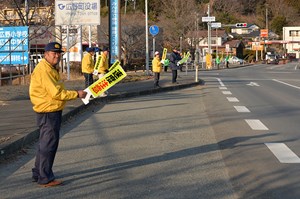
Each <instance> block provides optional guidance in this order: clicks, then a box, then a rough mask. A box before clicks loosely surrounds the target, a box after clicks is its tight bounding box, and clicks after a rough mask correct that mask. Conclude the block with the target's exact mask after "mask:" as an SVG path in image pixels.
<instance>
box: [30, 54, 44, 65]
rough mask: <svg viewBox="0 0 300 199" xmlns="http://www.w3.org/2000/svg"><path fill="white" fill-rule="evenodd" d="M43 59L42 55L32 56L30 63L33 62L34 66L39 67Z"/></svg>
mask: <svg viewBox="0 0 300 199" xmlns="http://www.w3.org/2000/svg"><path fill="white" fill-rule="evenodd" d="M42 59H43V56H42V54H33V55H30V61H32V62H33V63H34V65H37V64H38V63H39V62H40V61H41V60H42Z"/></svg>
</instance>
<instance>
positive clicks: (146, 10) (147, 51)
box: [145, 0, 149, 75]
mask: <svg viewBox="0 0 300 199" xmlns="http://www.w3.org/2000/svg"><path fill="white" fill-rule="evenodd" d="M145 23H146V74H147V75H149V41H148V0H145Z"/></svg>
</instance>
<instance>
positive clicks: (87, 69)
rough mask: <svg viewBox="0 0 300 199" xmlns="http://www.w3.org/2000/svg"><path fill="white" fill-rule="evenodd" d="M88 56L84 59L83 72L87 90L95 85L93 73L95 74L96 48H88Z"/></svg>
mask: <svg viewBox="0 0 300 199" xmlns="http://www.w3.org/2000/svg"><path fill="white" fill-rule="evenodd" d="M86 52H87V53H86V54H85V55H84V56H83V58H82V63H81V72H82V73H83V76H84V79H85V88H87V87H88V86H90V85H91V84H93V83H94V80H93V72H94V66H95V63H94V55H95V48H92V47H91V48H86Z"/></svg>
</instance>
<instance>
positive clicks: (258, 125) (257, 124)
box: [245, 119, 269, 130]
mask: <svg viewBox="0 0 300 199" xmlns="http://www.w3.org/2000/svg"><path fill="white" fill-rule="evenodd" d="M245 121H246V122H247V123H248V125H249V126H250V127H251V128H252V129H253V130H269V129H268V127H266V126H265V125H264V124H263V123H262V122H261V121H260V120H253V119H246V120H245Z"/></svg>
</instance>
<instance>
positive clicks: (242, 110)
mask: <svg viewBox="0 0 300 199" xmlns="http://www.w3.org/2000/svg"><path fill="white" fill-rule="evenodd" d="M233 107H234V108H235V109H236V111H237V112H239V113H249V112H250V110H249V109H248V108H247V107H246V106H233Z"/></svg>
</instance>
